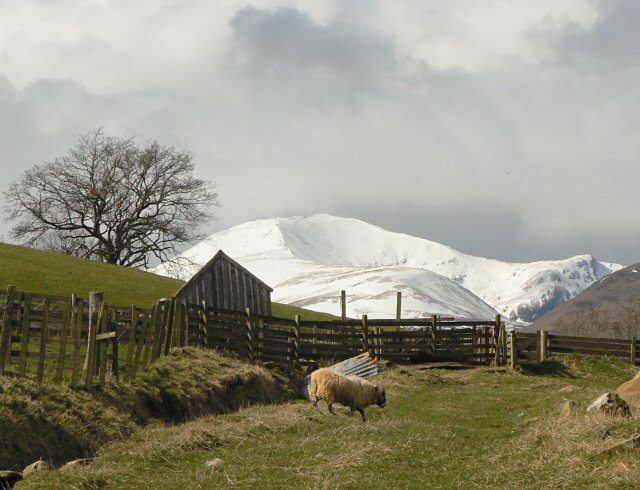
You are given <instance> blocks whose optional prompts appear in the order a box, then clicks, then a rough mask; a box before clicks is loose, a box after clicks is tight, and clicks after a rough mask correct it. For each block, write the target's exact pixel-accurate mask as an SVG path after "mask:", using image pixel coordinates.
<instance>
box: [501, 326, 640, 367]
mask: <svg viewBox="0 0 640 490" xmlns="http://www.w3.org/2000/svg"><path fill="white" fill-rule="evenodd" d="M572 352H576V353H580V354H587V355H595V356H606V357H617V358H621V359H629V361H630V362H631V363H632V364H633V365H634V366H635V365H636V364H637V361H638V358H637V352H638V340H637V339H636V337H632V338H631V339H611V338H593V337H576V336H569V335H556V334H549V333H548V332H547V331H546V330H539V331H538V332H535V333H534V332H516V331H512V332H510V333H509V342H508V354H507V355H508V357H509V359H510V364H511V365H512V366H516V365H517V364H530V363H539V362H542V361H544V360H546V359H547V358H548V357H549V356H550V355H553V354H565V353H572ZM514 354H515V355H514Z"/></svg>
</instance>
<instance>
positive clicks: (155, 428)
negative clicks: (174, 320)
mask: <svg viewBox="0 0 640 490" xmlns="http://www.w3.org/2000/svg"><path fill="white" fill-rule="evenodd" d="M633 371H634V370H633V369H632V368H630V367H629V366H628V365H625V364H624V363H623V362H619V361H616V360H592V359H589V358H573V357H571V358H568V359H564V360H562V362H558V361H556V362H555V363H554V362H551V363H547V364H546V365H545V366H542V367H541V368H539V369H538V371H537V372H536V373H532V372H527V371H524V372H513V371H509V370H496V369H480V370H473V371H462V372H447V371H442V370H438V371H421V370H419V369H416V368H402V369H400V368H396V369H392V370H389V371H387V372H386V373H384V374H383V375H381V376H380V378H379V382H380V383H381V384H382V385H383V386H384V387H385V389H386V390H387V393H388V397H389V404H388V406H387V407H386V408H385V409H382V410H380V409H378V408H377V407H372V408H369V409H368V410H367V414H368V417H369V420H368V422H366V423H362V422H361V421H360V419H359V417H349V416H348V415H347V413H348V410H347V409H341V410H339V411H338V415H337V416H331V415H329V414H328V413H327V409H326V406H325V405H323V404H321V406H320V409H316V408H313V407H312V406H311V404H310V403H308V402H303V401H299V402H288V403H284V404H280V405H266V406H253V407H246V408H242V409H241V410H239V411H238V412H235V413H229V414H225V415H218V416H207V417H202V418H199V419H196V420H193V421H190V422H187V423H185V424H179V425H165V424H155V425H151V426H147V427H145V428H144V429H142V430H139V431H137V432H136V433H135V434H134V435H133V436H132V437H131V438H129V439H126V440H123V441H121V442H118V443H115V444H111V445H109V446H107V447H105V448H104V449H103V450H102V451H100V454H99V457H98V458H97V460H96V461H95V463H93V464H92V465H90V466H88V467H85V468H80V469H78V470H77V472H76V473H74V474H69V475H63V474H51V475H48V476H46V477H39V478H36V479H33V480H27V481H25V482H24V483H22V484H21V485H20V486H19V487H18V488H85V489H87V488H102V487H105V488H122V489H125V488H126V489H146V488H173V489H181V488H184V489H209V488H243V489H244V488H255V489H258V488H259V489H270V488H273V489H281V488H313V489H338V488H339V489H351V488H353V489H356V488H372V489H376V488H381V489H382V488H384V489H387V488H464V489H467V488H598V487H606V488H611V487H614V488H635V486H636V482H637V481H639V477H640V472H639V468H638V463H637V462H636V460H639V459H640V458H638V455H640V452H638V453H636V452H633V451H607V450H608V449H610V448H611V447H612V446H614V445H615V444H617V443H618V442H620V441H622V440H624V439H626V438H627V437H630V436H632V435H633V434H636V433H638V432H640V419H636V418H633V419H620V418H613V419H612V418H605V417H597V416H595V417H594V416H587V415H586V414H585V413H584V408H585V407H586V405H587V403H589V402H590V401H592V400H593V399H594V398H595V396H597V395H598V394H600V393H601V392H602V391H606V390H608V389H612V388H614V387H615V386H617V385H618V384H619V383H620V382H621V381H624V380H625V379H628V378H630V377H631V376H632V375H633ZM568 387H569V388H568ZM565 399H571V400H573V401H575V402H576V403H577V404H578V405H579V406H580V407H581V409H582V411H580V412H579V414H578V415H574V416H570V417H566V418H560V417H559V413H560V410H561V407H562V405H563V403H564V401H565ZM636 451H640V450H636ZM212 461H214V462H215V463H211V464H207V462H212Z"/></svg>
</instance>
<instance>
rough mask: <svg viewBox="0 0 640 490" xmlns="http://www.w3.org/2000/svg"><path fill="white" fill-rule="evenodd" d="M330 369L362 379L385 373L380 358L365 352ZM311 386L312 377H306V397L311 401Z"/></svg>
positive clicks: (304, 387) (304, 388) (304, 391)
mask: <svg viewBox="0 0 640 490" xmlns="http://www.w3.org/2000/svg"><path fill="white" fill-rule="evenodd" d="M328 367H329V369H331V370H332V371H335V372H337V373H341V374H344V375H345V376H351V375H353V374H355V375H356V376H360V377H361V378H368V377H370V376H374V375H376V374H379V373H381V372H383V371H384V366H383V365H382V363H380V362H378V358H377V357H375V358H371V356H370V355H369V353H368V352H364V353H362V354H359V355H357V356H355V357H351V358H349V359H347V360H345V361H342V362H339V363H337V364H334V365H332V366H328ZM310 385H311V375H308V376H305V378H304V380H303V390H302V392H303V393H304V395H305V396H306V397H307V398H308V399H311V396H310V395H309V387H310Z"/></svg>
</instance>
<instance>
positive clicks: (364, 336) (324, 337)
mask: <svg viewBox="0 0 640 490" xmlns="http://www.w3.org/2000/svg"><path fill="white" fill-rule="evenodd" d="M188 308H189V309H191V308H193V309H197V308H198V307H197V305H189V306H188ZM200 311H201V314H202V317H203V318H202V323H201V329H203V330H204V336H205V337H204V345H206V346H207V347H215V348H219V349H226V350H230V351H233V352H236V353H237V354H239V355H241V356H243V357H246V358H248V359H251V360H256V359H260V360H264V361H275V362H281V363H289V364H300V365H308V364H317V363H319V362H322V361H326V362H336V361H340V360H343V359H346V358H349V357H352V356H355V355H357V354H360V353H362V352H364V351H368V352H370V353H371V354H373V355H375V356H378V357H380V358H383V359H387V360H393V361H396V362H416V361H421V360H422V361H427V360H441V361H444V360H451V361H463V362H468V363H473V364H489V363H490V362H492V361H495V352H496V349H495V332H496V331H497V330H496V328H495V327H496V325H501V320H500V318H499V317H498V318H497V320H490V321H457V322H456V321H451V320H443V319H440V318H439V317H437V316H433V317H431V318H425V319H406V320H397V319H395V320H394V319H369V318H368V317H367V316H366V315H363V317H362V319H361V320H351V319H346V320H335V321H333V320H332V321H317V320H304V319H303V318H301V317H299V316H297V317H296V318H295V319H294V320H288V319H283V318H274V317H266V316H261V315H253V314H252V313H251V311H249V310H247V311H246V313H244V314H242V313H238V312H233V311H220V310H214V309H209V308H205V309H201V310H200Z"/></svg>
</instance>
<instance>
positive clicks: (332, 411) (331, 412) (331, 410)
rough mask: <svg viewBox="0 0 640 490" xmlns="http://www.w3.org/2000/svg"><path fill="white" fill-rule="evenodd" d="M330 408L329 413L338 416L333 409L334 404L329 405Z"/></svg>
mask: <svg viewBox="0 0 640 490" xmlns="http://www.w3.org/2000/svg"><path fill="white" fill-rule="evenodd" d="M328 407H329V413H330V414H331V415H336V411H335V410H334V409H333V404H332V403H329V405H328Z"/></svg>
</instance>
